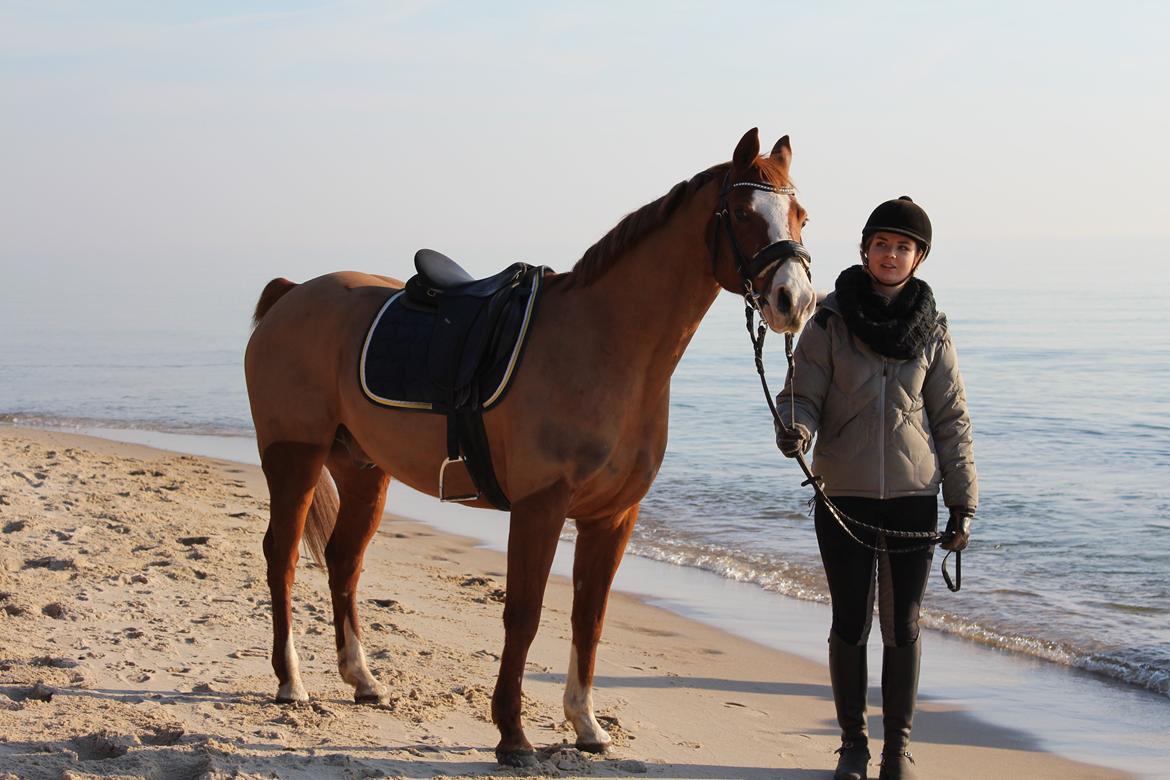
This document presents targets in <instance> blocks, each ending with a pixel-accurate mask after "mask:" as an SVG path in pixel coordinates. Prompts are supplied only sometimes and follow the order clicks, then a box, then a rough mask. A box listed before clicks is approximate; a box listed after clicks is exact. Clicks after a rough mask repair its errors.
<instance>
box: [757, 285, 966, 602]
mask: <svg viewBox="0 0 1170 780" xmlns="http://www.w3.org/2000/svg"><path fill="white" fill-rule="evenodd" d="M758 308H759V304H758V302H757V301H756V300H755V299H753V298H751V297H749V296H748V295H747V294H746V293H745V294H744V315H745V316H746V317H747V331H748V337H749V338H750V339H751V341H752V348H753V350H754V351H755V357H756V373H758V374H759V375H760V384H761V385H762V386H763V388H764V399H765V400H766V401H767V402H768V409H769V410H771V412H772V419H773V420H775V421H776V424H777V425H779V426H781V427H783V428H787V427H788V426H787V425H785V424H784V421H783V420H781V419H780V413H779V412H778V411H777V410H776V404H775V402H773V400H772V391H771V390H769V389H768V380H767V378H766V377H765V376H764V337H765V336H766V335H767V333H768V326H767V325H766V324H765V323H764V322H763V317H762V316H761V318H760V319H761V321H760V324H759V326H758V328H755V327H753V326H755V312H756V310H757V309H758ZM784 354H785V356H786V357H787V358H788V370H789V372H790V374H792V375H795V372H796V362H795V360H794V359H793V356H792V334H791V333H786V334H784ZM796 462H797V463H799V464H800V470H801V471H803V472H804V476H805V477H806V479H805V480H804V481H803V482H801V483H800V485H801V487H804V486H805V485H812V488H813V491H814V492H815V494H816V495H815V500H819V501H820V502H821V503H822V505H823V506H824V507H825V508H826V509H828V510H829V514H830V515H832V516H833V519H834V520H836V521H837V525H839V526H841V530H842V531H844V532H845V533H846V535H847V536H848V537H849V538H850V539H852V540H853V541H855V542H857V543H858V544H860V545H861V546H862V547H865V548H867V549H870V550H873V551H874V552H884V553H887V554H890V553H895V554H900V553H911V552H922V551H923V550H929V549H930V548H931V547H933V546H935V545H936V544H938V543H939V542H941V541H942V540H943V536H942V534H940V533H938V532H937V531H897V530H893V529H886V528H881V527H879V526H874V525H870V524H868V523H863V522H861V521H860V520H854V519H853V518H852V517H850V516H849V515H847V514H845V513H844V512H842V511H841V510H840V509H838V508H837V505H836V504H834V503H833V502H832V501H831V500H830V499H829V497H828V495H826V494H825V490H824V486H823V482H824V480H823V479H821V477H820V476H817V475H815V474H813V473H812V469H810V468H809V467H808V463H807V462H806V461H805V459H804V453H802V452H797V453H796ZM850 526H853V528H857V529H860V530H863V531H872V532H874V533H875V534H882V535H883V536H887V537H894V538H897V539H922V540H925V541H924V542H923V543H922V544H919V545H914V546H912V547H902V548H898V549H896V550H891V549H889V548H888V547H886V546H884V545H883V546H881V547H875V546H874V545H872V544H869V543H868V542H865V541H863V540H862V539H859V538H858V537H857V534H855V533H854V532H853V529H852V528H850ZM952 552H954V551H953V550H947V554H946V555H945V556H944V557H943V560H942V577H943V581H944V582H946V584H947V588H948V589H949V590H950V591H951V592H952V593H958V592H959V588H961V587H962V586H963V553H962V552H955V553H954V555H955V578H954V580H952V579H951V574H950V572H949V571H947V558H950V557H951V553H952Z"/></svg>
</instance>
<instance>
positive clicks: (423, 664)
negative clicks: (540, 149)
mask: <svg viewBox="0 0 1170 780" xmlns="http://www.w3.org/2000/svg"><path fill="white" fill-rule="evenodd" d="M0 463H2V468H0V777H4V778H7V777H22V778H24V777H28V778H65V777H73V778H80V777H157V778H220V777H223V778H226V777H273V776H276V777H288V778H310V777H313V778H317V777H330V778H333V777H336V778H360V777H432V776H436V775H447V776H473V777H495V776H501V777H516V776H551V777H576V776H599V777H615V776H622V777H624V776H647V777H669V778H763V777H769V778H812V777H830V776H831V771H829V769H828V768H830V767H832V766H833V765H834V761H835V757H834V755H833V750H834V749H835V748H836V747H837V737H836V724H835V722H834V720H833V714H832V713H833V708H832V703H831V697H830V693H829V688H828V674H827V670H826V669H825V668H824V667H823V666H822V665H820V664H815V663H812V662H809V661H806V660H802V659H800V658H796V657H793V656H789V655H785V654H783V653H779V652H775V651H773V650H770V649H767V648H764V647H761V646H759V645H755V644H752V643H750V642H747V641H744V640H741V639H738V638H735V637H732V636H729V635H727V634H725V633H722V632H720V631H718V630H716V629H713V628H711V627H708V626H705V625H702V624H699V623H697V622H694V621H690V620H687V619H685V618H682V617H679V616H677V615H674V614H672V613H670V612H667V611H664V610H661V609H657V608H654V607H651V606H648V605H646V604H643V603H641V602H639V601H637V600H636V599H633V598H629V597H625V596H622V595H620V594H615V597H614V599H613V601H611V604H610V609H609V617H608V622H607V626H606V632H605V636H604V639H603V643H602V647H601V649H600V653H599V661H598V680H597V686H598V687H597V690H596V693H595V701H596V705H597V709H598V715H599V717H600V718H601V719H602V720H603V721H604V722H605V724H606V725H607V727H608V728H610V731H611V734H613V736H614V738H615V746H614V748H613V750H612V751H611V753H610V754H609V755H608V756H604V757H597V756H590V755H585V754H581V753H579V752H578V751H576V750H575V749H573V748H572V747H571V744H572V741H573V733H572V730H571V729H570V727H569V726H568V725H567V724H566V723H565V722H564V718H563V713H562V710H561V703H560V701H561V693H562V686H563V682H564V671H565V668H566V665H567V660H568V654H569V642H568V637H569V621H568V611H569V598H570V589H569V587H568V584H567V583H566V582H565V581H564V580H561V579H557V578H554V580H553V581H552V582H550V585H549V590H548V594H547V596H546V598H545V604H546V607H545V610H544V616H543V620H542V628H541V632H540V634H539V636H538V637H537V639H536V642H535V643H534V645H533V648H532V652H531V653H530V656H529V658H530V662H529V665H528V673H527V676H526V681H525V694H526V701H525V707H524V717H525V725H526V729H527V733H528V736H529V738H530V739H531V740H532V742H533V743H534V744H536V745H537V746H538V747H539V748H542V750H541V753H540V757H541V758H542V763H541V764H540V766H539V767H537V768H536V769H532V770H512V769H506V768H504V767H500V766H498V765H497V764H496V762H495V760H494V757H493V747H494V745H495V742H496V739H497V733H496V730H495V727H494V726H493V725H492V723H491V720H490V716H489V700H490V696H491V687H492V684H493V682H494V680H495V675H496V664H497V658H498V656H497V653H498V652H499V650H500V648H501V647H502V644H503V628H502V624H501V609H502V607H501V599H502V596H503V591H502V588H503V586H504V567H503V556H501V555H499V554H497V553H494V552H489V551H485V550H482V549H477V548H476V547H475V546H474V544H473V543H472V542H471V541H470V540H467V539H462V538H458V537H453V536H447V535H443V534H439V533H437V532H435V531H434V530H432V529H430V528H428V527H427V526H424V525H420V524H417V523H412V522H408V521H406V520H402V519H399V518H395V517H392V516H389V515H388V516H387V517H386V520H385V522H384V523H383V524H382V530H381V532H380V534H379V536H378V537H377V538H375V540H374V542H373V543H372V545H371V547H370V551H369V554H368V555H367V557H366V562H365V574H364V576H363V579H362V583H361V591H360V604H361V608H362V610H363V612H362V617H363V622H364V624H365V631H366V633H365V644H366V649H367V652H368V653H369V655H370V661H371V668H372V670H373V672H374V674H375V675H376V676H377V677H378V678H379V679H380V680H381V681H382V682H383V683H386V684H387V685H388V687H389V690H390V698H389V702H388V703H387V704H385V705H383V706H377V707H372V706H358V705H355V704H353V703H352V689H350V688H349V687H348V686H347V685H346V684H345V683H343V682H342V680H341V679H340V678H339V677H338V675H337V671H336V666H335V654H334V649H333V630H332V624H331V617H330V611H329V597H328V590H327V587H326V581H325V575H324V572H323V571H322V570H321V569H320V568H318V567H316V566H315V565H313V564H311V563H310V562H309V561H308V559H307V558H303V559H302V561H301V564H300V569H299V572H298V577H299V579H298V582H297V587H296V590H295V607H294V610H295V613H294V618H295V628H294V630H295V631H296V634H297V638H298V639H297V641H298V648H299V650H300V653H301V661H302V671H303V673H304V678H305V684H306V687H307V688H308V689H309V692H310V694H311V696H312V697H313V698H312V701H311V703H309V704H306V705H277V704H275V703H273V701H272V697H273V695H274V693H275V691H276V680H275V677H274V676H273V673H272V671H271V667H270V665H269V661H268V648H269V646H270V641H271V634H270V616H269V609H268V592H267V586H266V584H265V577H264V558H263V554H262V553H261V550H260V541H261V538H262V536H263V533H264V529H265V525H266V523H267V492H266V489H265V487H264V483H263V479H262V477H261V475H260V473H259V470H258V469H256V468H254V467H251V466H245V465H240V464H235V463H230V462H227V461H218V460H210V459H204V458H197V457H191V456H184V455H176V454H174V453H168V452H162V451H159V450H153V449H149V448H146V447H140V446H136V445H127V444H119V443H114V442H109V441H104V440H100V439H92V438H86V437H81V436H73V435H67V434H60V433H55V432H48V431H38V430H29V429H20V428H10V427H5V428H0ZM873 722H874V724H875V726H877V728H878V729H880V718H877V717H875V718H873ZM566 743H567V744H566ZM914 750H915V756H916V757H917V759H918V765H919V768H920V771H921V772H922V774H923V776H925V777H964V778H969V777H995V778H1005V777H1011V778H1016V777H1062V778H1075V777H1086V778H1087V777H1094V778H1099V777H1120V776H1123V775H1121V774H1120V773H1117V772H1112V771H1109V770H1103V769H1101V768H1099V767H1091V766H1086V765H1083V764H1077V763H1073V762H1070V761H1066V760H1064V759H1062V758H1060V757H1057V756H1054V755H1051V754H1048V753H1044V752H1041V751H1040V750H1039V749H1038V748H1037V747H1036V746H1035V745H1034V744H1032V743H1031V742H1030V741H1029V740H1028V738H1026V737H1025V736H1023V735H1020V734H1017V733H1013V732H1009V731H1005V730H1000V729H996V728H995V727H993V726H989V725H987V724H984V723H981V722H979V721H976V720H974V719H972V718H971V717H969V716H968V715H967V714H965V713H964V712H962V711H954V710H943V709H940V708H939V707H937V706H932V705H931V704H929V703H928V704H927V705H925V706H924V708H923V710H922V712H921V714H920V715H919V717H918V720H917V723H916V729H915V744H914ZM871 769H872V771H873V773H874V774H875V775H876V772H877V766H876V761H875V762H874V764H873V765H871Z"/></svg>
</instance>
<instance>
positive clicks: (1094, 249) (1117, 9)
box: [0, 0, 1170, 328]
mask: <svg viewBox="0 0 1170 780" xmlns="http://www.w3.org/2000/svg"><path fill="white" fill-rule="evenodd" d="M1168 41H1170V3H1165V2H1124V1H1122V2H1113V3H1073V2H1068V3H1065V2H1052V3H1041V2H1037V3H1032V2H1023V1H1019V0H1018V1H1017V2H1010V3H997V2H986V1H984V2H972V3H938V2H914V3H894V2H889V3H881V4H877V3H834V2H825V3H820V2H808V1H806V2H801V3H782V2H736V3H720V4H716V3H700V2H657V3H650V2H634V1H631V0H625V2H589V3H574V4H568V3H563V4H562V3H552V2H531V3H505V2H491V3H478V2H465V3H448V2H413V3H411V2H398V3H380V2H311V1H309V0H305V1H304V2H295V3H279V2H250V3H249V2H201V3H178V2H174V3H160V2H149V1H144V2H100V3H97V2H42V1H40V0H35V1H33V2H12V1H11V0H0V272H2V277H3V280H4V284H3V286H2V287H3V289H0V307H2V308H0V324H2V323H4V322H5V320H8V321H9V324H10V325H21V324H27V323H28V322H30V321H35V320H36V318H38V317H52V318H55V319H63V318H68V317H71V316H73V315H74V314H76V313H78V312H93V313H95V314H96V315H97V316H98V317H99V320H101V321H105V322H108V323H109V324H110V325H111V326H120V325H125V324H126V323H129V322H132V321H133V318H136V317H137V318H140V319H141V320H142V321H143V322H144V323H147V324H150V323H153V322H154V321H155V320H157V319H161V318H164V317H165V316H167V315H168V314H174V315H176V316H179V317H191V318H199V317H202V316H204V313H206V312H209V313H210V314H207V315H206V316H208V317H211V318H217V317H218V318H223V320H224V322H225V323H226V322H230V323H232V327H236V325H235V320H236V319H237V318H238V319H239V320H240V322H241V327H245V328H246V320H247V316H248V309H249V308H250V307H251V305H252V304H253V303H254V301H255V299H256V297H257V296H258V294H259V291H260V288H261V287H262V285H263V284H264V282H266V281H267V280H268V279H269V278H271V277H273V276H288V277H290V278H293V279H296V280H303V279H305V278H308V277H311V276H314V275H317V274H320V273H325V272H328V271H331V270H337V269H341V268H354V269H360V270H368V271H376V272H379V273H388V274H392V275H397V276H403V275H405V274H408V273H409V271H410V268H411V258H412V256H413V252H414V250H415V249H417V248H418V247H421V246H430V247H433V248H436V249H439V250H441V251H444V252H447V253H448V254H451V255H452V256H455V257H457V258H458V259H460V260H463V261H465V263H466V265H467V266H468V267H469V269H470V270H472V271H473V272H476V273H481V274H486V273H489V272H491V271H494V270H496V269H497V268H499V267H502V266H503V265H504V264H506V263H508V262H511V261H513V260H517V259H522V260H527V261H529V262H533V263H544V264H549V265H552V266H554V267H555V268H557V269H559V270H560V269H567V268H568V267H569V266H571V265H572V263H573V262H574V261H575V260H576V259H577V258H578V257H579V256H580V255H581V253H582V252H583V251H584V250H585V249H586V248H587V247H588V246H589V245H590V244H591V243H592V242H593V241H595V240H596V239H598V238H599V237H600V236H601V235H602V234H603V233H604V232H605V231H606V230H608V229H609V228H610V227H612V226H613V225H614V224H615V223H616V222H617V220H618V219H619V218H620V217H621V216H622V215H623V214H625V213H626V212H628V211H630V210H632V209H635V208H637V207H638V206H640V205H642V204H643V203H645V202H647V201H649V200H652V199H654V198H656V197H658V196H659V195H661V194H662V193H664V192H665V191H666V190H667V189H669V188H670V186H672V185H673V184H674V183H676V182H677V181H679V180H681V179H684V178H687V177H689V176H690V175H692V174H694V173H695V172H697V171H699V170H701V169H703V168H706V167H707V166H709V165H711V164H714V163H716V162H720V161H723V160H726V159H728V158H729V157H730V155H731V152H732V149H733V148H734V146H735V143H736V141H737V140H738V139H739V137H740V136H741V135H742V133H743V132H744V131H745V130H747V129H748V128H750V127H757V126H758V127H759V128H760V130H761V136H762V140H763V143H764V145H765V147H770V146H771V144H772V143H773V142H774V141H775V140H776V139H777V138H778V137H779V136H780V135H783V134H786V133H787V134H789V135H790V136H791V138H792V145H793V147H794V150H795V155H794V162H793V175H794V178H795V180H796V183H797V184H798V186H799V187H800V189H801V199H802V202H803V203H804V204H805V206H806V207H807V208H808V209H809V211H810V212H811V215H812V221H811V223H810V224H809V226H808V228H807V230H806V233H805V239H806V243H807V244H808V246H809V249H810V250H811V251H812V253H813V256H814V263H815V265H814V267H816V268H819V269H823V270H822V272H821V274H820V276H819V277H818V280H817V281H818V282H819V283H820V285H821V286H827V285H830V284H831V281H832V278H833V277H835V275H836V273H837V271H839V270H840V269H841V268H843V267H844V266H845V265H848V264H850V263H851V262H853V259H854V257H855V244H856V241H857V236H858V233H859V230H860V227H861V225H862V223H863V222H864V220H865V217H866V215H867V214H868V212H869V210H870V209H871V208H872V207H873V206H874V205H876V204H877V203H878V202H879V201H881V200H884V199H886V198H890V197H895V196H898V195H901V194H910V195H912V196H913V197H914V198H915V200H916V201H918V202H919V203H921V204H922V205H923V206H924V207H925V208H926V209H927V210H928V211H929V213H930V215H931V217H932V219H933V222H934V226H935V236H936V241H935V249H934V253H933V254H932V256H931V259H930V262H929V264H928V267H924V273H925V274H926V276H927V278H928V279H933V278H938V279H940V280H941V281H942V282H943V283H949V284H970V285H980V286H995V285H996V284H1008V283H1023V284H1037V285H1039V284H1042V283H1043V282H1044V280H1045V279H1046V278H1050V277H1051V276H1052V275H1054V274H1055V275H1062V276H1064V277H1065V278H1066V279H1067V278H1068V277H1077V276H1083V277H1085V279H1086V283H1093V281H1092V280H1093V279H1096V278H1099V277H1100V276H1101V275H1103V274H1104V275H1108V276H1111V277H1117V276H1119V275H1120V276H1123V277H1125V278H1126V279H1131V280H1133V282H1134V283H1144V281H1145V280H1146V279H1147V278H1152V279H1157V280H1158V281H1160V282H1165V281H1167V280H1170V273H1168V272H1167V270H1166V268H1167V264H1166V263H1165V261H1164V256H1165V255H1166V254H1167V253H1166V250H1165V246H1166V244H1167V242H1168V240H1170V222H1168V220H1167V216H1168V215H1170V208H1168V206H1170V196H1168V195H1167V192H1168V191H1170V99H1168V97H1170V44H1168V43H1167V42H1168ZM931 274H934V275H935V276H934V277H932V276H931ZM48 290H53V291H56V292H55V293H54V294H52V295H50V296H48V297H47V298H44V297H43V293H45V292H46V291H48ZM188 296H190V297H194V296H198V297H199V300H200V301H201V302H200V303H199V304H198V305H196V304H194V303H192V302H191V301H190V300H188V299H187V298H188Z"/></svg>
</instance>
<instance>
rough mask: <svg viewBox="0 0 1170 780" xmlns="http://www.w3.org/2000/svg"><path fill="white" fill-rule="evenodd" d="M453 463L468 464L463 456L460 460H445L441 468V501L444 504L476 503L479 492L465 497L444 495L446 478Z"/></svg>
mask: <svg viewBox="0 0 1170 780" xmlns="http://www.w3.org/2000/svg"><path fill="white" fill-rule="evenodd" d="M453 463H463V464H466V463H467V461H466V460H464V458H463V456H462V455H460V456H459V457H458V458H454V459H452V458H443V465H442V466H439V500H440V501H442V502H444V503H465V502H467V501H475V500H476V499H477V498H479V492H478V491H477V492H475V493H469V494H467V495H464V496H448V495H446V494H445V493H444V490H443V481H444V477H445V476H446V474H447V467H448V466H450V465H451V464H453Z"/></svg>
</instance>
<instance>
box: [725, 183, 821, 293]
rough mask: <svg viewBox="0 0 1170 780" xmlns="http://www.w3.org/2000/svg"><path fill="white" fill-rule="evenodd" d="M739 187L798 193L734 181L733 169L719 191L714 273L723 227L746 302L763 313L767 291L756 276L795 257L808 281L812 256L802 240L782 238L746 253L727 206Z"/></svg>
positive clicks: (781, 188)
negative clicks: (758, 289)
mask: <svg viewBox="0 0 1170 780" xmlns="http://www.w3.org/2000/svg"><path fill="white" fill-rule="evenodd" d="M738 187H746V188H749V189H753V190H759V191H761V192H773V193H776V194H777V195H795V194H796V188H795V187H777V186H775V185H774V184H768V183H766V182H761V181H732V180H731V171H728V172H727V175H726V176H725V177H724V179H723V187H722V188H721V189H720V191H719V203H718V205H717V206H716V207H715V230H713V231H712V234H711V273H712V275H715V274H716V263H717V261H718V258H719V233H720V231H723V232H726V233H727V241H728V243H729V244H730V245H731V256H732V257H733V258H734V259H735V271H736V273H738V274H739V278H740V280H741V281H742V282H743V298H744V302H745V303H746V304H747V305H748V306H750V307H751V308H752V309H754V310H755V311H758V312H760V314H761V316H762V315H763V309H762V308H761V300H762V299H763V298H764V297H765V294H764V293H759V292H756V289H755V284H754V283H755V280H756V279H758V278H760V277H761V276H764V275H766V274H767V273H769V272H770V271H772V270H773V269H775V268H777V267H779V266H781V265H783V264H784V263H787V262H789V261H795V262H797V263H799V264H800V266H801V267H802V268H804V272H805V273H806V274H807V275H808V278H809V281H812V267H811V266H812V256H811V255H809V253H808V250H807V249H805V248H804V245H803V244H801V243H800V242H799V241H793V240H792V239H782V240H780V241H775V242H773V243H771V244H768V245H767V246H765V247H764V248H763V249H761V250H760V251H758V252H756V253H755V254H754V255H752V256H751V257H750V258H747V257H745V256H744V253H743V250H742V249H740V248H739V242H738V241H736V240H735V231H734V230H732V226H731V215H730V214H729V213H728V206H727V196H728V195H730V194H731V191H732V190H734V189H736V188H738ZM716 278H718V277H716Z"/></svg>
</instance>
